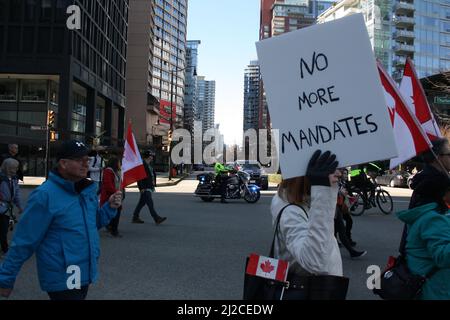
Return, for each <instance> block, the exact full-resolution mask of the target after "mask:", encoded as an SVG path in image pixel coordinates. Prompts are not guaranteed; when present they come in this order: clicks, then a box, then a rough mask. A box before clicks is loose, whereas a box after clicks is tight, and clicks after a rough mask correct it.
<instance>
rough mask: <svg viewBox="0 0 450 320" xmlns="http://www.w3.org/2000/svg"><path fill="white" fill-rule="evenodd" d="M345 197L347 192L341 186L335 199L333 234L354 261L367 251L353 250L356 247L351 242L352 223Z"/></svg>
mask: <svg viewBox="0 0 450 320" xmlns="http://www.w3.org/2000/svg"><path fill="white" fill-rule="evenodd" d="M346 196H347V190H345V189H344V188H343V187H342V186H341V187H340V189H339V192H338V197H337V205H336V215H335V217H334V232H335V233H336V234H337V235H338V236H339V240H340V241H341V243H342V245H343V246H344V247H345V249H347V251H348V252H349V253H350V257H351V258H353V259H355V258H360V257H363V256H365V255H366V254H367V251H358V250H355V249H354V248H353V247H355V246H356V242H354V241H353V240H352V235H351V230H352V226H353V221H352V218H351V216H350V213H349V209H348V207H347V205H346V203H345V197H346ZM344 220H345V223H344Z"/></svg>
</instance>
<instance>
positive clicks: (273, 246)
mask: <svg viewBox="0 0 450 320" xmlns="http://www.w3.org/2000/svg"><path fill="white" fill-rule="evenodd" d="M289 206H296V207H299V208H300V209H302V210H303V212H304V213H305V214H306V217H307V218H309V217H308V213H306V211H305V209H303V207H302V206H300V205H298V204H295V203H289V204H288V205H286V206H284V207H283V208H282V209H281V210H280V213H278V216H277V220H276V221H277V222H276V224H275V230H274V234H273V239H272V246H271V247H270V253H269V258H273V257H274V253H275V238H277V239H278V228H279V226H280V220H281V214H282V213H283V211H284V209H286V208H287V207H289Z"/></svg>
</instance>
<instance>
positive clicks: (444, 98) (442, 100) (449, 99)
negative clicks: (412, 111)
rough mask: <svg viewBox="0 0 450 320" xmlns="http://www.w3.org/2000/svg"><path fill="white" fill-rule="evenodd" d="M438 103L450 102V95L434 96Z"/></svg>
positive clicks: (435, 101)
mask: <svg viewBox="0 0 450 320" xmlns="http://www.w3.org/2000/svg"><path fill="white" fill-rule="evenodd" d="M434 103H436V104H450V97H434Z"/></svg>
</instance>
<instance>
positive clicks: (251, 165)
mask: <svg viewBox="0 0 450 320" xmlns="http://www.w3.org/2000/svg"><path fill="white" fill-rule="evenodd" d="M237 166H239V167H240V169H241V170H242V171H245V172H247V173H248V174H250V183H252V184H256V185H257V186H258V187H260V188H261V189H262V190H267V189H269V176H268V175H267V173H266V172H265V171H264V169H263V168H262V167H261V165H260V163H259V162H258V161H251V160H237V161H235V162H234V165H233V167H237Z"/></svg>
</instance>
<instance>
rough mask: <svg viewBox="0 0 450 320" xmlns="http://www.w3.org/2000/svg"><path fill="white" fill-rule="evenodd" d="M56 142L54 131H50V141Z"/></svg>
mask: <svg viewBox="0 0 450 320" xmlns="http://www.w3.org/2000/svg"><path fill="white" fill-rule="evenodd" d="M56 140H58V135H57V134H56V131H54V130H50V141H51V142H54V141H56Z"/></svg>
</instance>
